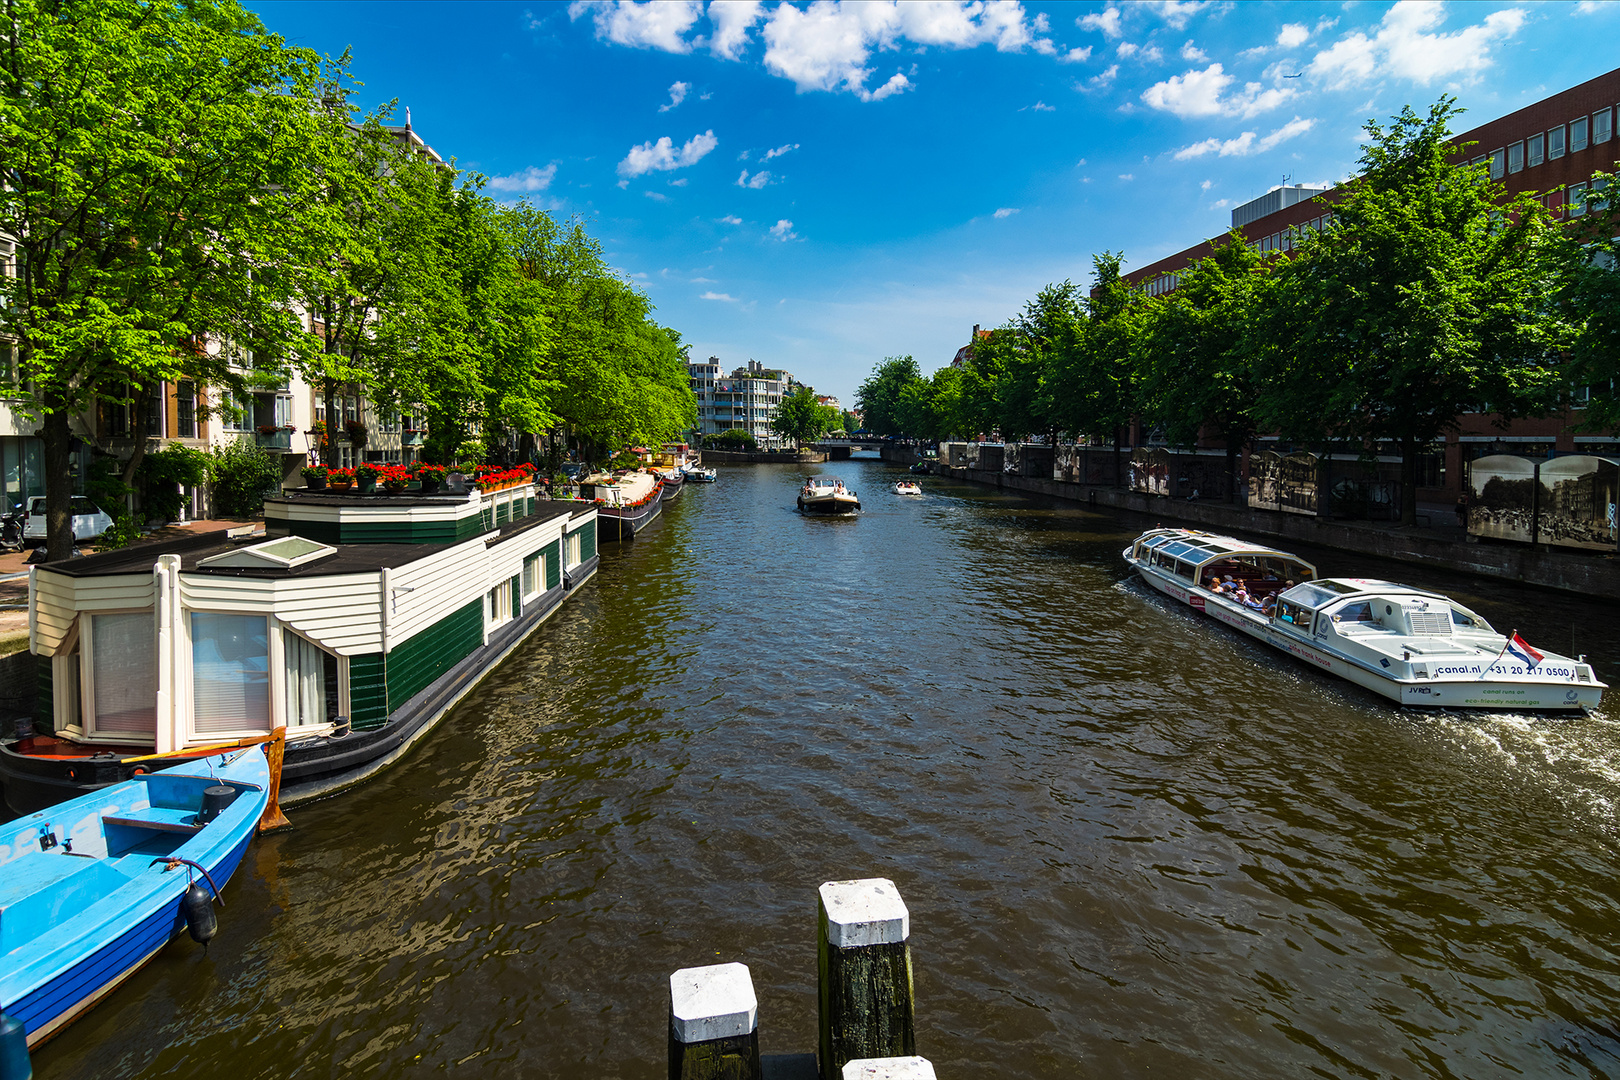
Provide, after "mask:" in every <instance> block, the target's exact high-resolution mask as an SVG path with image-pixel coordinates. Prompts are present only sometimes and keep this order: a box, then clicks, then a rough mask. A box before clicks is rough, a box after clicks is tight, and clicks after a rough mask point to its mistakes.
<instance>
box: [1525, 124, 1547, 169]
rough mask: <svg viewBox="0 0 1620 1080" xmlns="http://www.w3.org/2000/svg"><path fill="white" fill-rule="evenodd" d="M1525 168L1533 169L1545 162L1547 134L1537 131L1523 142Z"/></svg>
mask: <svg viewBox="0 0 1620 1080" xmlns="http://www.w3.org/2000/svg"><path fill="white" fill-rule="evenodd" d="M1524 155H1525V156H1524V161H1525V168H1527V169H1530V168H1534V167H1535V166H1537V165H1541V164H1544V163H1545V162H1546V160H1547V133H1546V132H1544V131H1538V132H1536V133H1535V134H1534V135H1532V136H1530V137H1529V138H1528V139H1526V140H1524Z"/></svg>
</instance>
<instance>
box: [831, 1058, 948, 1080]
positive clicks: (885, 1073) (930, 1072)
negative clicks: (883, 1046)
mask: <svg viewBox="0 0 1620 1080" xmlns="http://www.w3.org/2000/svg"><path fill="white" fill-rule="evenodd" d="M843 1080H939V1078H938V1077H936V1076H935V1075H934V1066H933V1063H931V1062H930V1061H929V1060H928V1059H927V1058H920V1057H893V1058H862V1059H860V1060H859V1061H850V1062H846V1063H845V1065H844V1076H843Z"/></svg>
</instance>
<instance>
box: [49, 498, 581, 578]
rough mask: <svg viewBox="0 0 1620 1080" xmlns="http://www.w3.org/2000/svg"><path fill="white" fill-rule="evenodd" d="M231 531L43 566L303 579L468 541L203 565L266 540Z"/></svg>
mask: <svg viewBox="0 0 1620 1080" xmlns="http://www.w3.org/2000/svg"><path fill="white" fill-rule="evenodd" d="M394 505H398V504H394ZM593 509H595V507H594V506H592V505H590V504H583V503H578V502H563V501H558V502H549V501H541V502H537V503H536V504H535V509H534V512H533V513H531V514H528V515H525V516H524V517H520V518H518V519H517V520H515V521H508V522H504V523H502V524H501V525H499V526H497V527H496V528H494V529H491V530H489V532H488V533H485V534H483V535H485V536H490V537H491V542H492V543H497V544H498V543H500V542H502V541H504V540H506V539H507V538H509V537H512V536H516V535H518V534H519V533H523V532H527V531H528V530H529V529H532V528H535V527H537V526H540V525H543V524H545V523H546V522H548V521H555V520H556V519H557V518H559V517H574V516H576V515H578V514H580V513H584V512H587V511H590V510H593ZM230 531H231V530H229V529H218V530H212V531H209V532H199V533H193V534H191V535H189V536H183V537H178V538H174V539H166V540H148V541H145V542H142V543H139V544H134V545H132V546H130V547H127V548H118V549H116V550H113V551H106V552H101V553H98V554H95V555H87V556H85V557H84V558H82V559H69V560H66V561H64V562H54V563H44V564H41V566H40V569H41V570H47V571H49V572H51V573H53V574H62V575H64V576H66V577H75V578H78V577H105V576H113V575H117V574H150V573H151V572H152V564H153V563H154V562H155V561H156V560H157V557H158V556H159V555H178V556H180V569H181V571H182V572H184V573H197V574H210V575H214V576H218V577H237V578H301V577H317V576H331V575H336V574H374V573H376V572H377V571H379V570H382V569H393V568H395V567H400V566H405V565H407V564H409V563H413V562H415V561H417V560H418V559H424V558H427V557H428V556H429V555H432V554H433V553H435V552H438V551H443V550H444V549H445V548H448V547H454V546H455V545H456V544H457V543H466V541H465V540H460V541H449V542H444V543H421V544H400V543H374V544H354V543H345V544H334V545H330V546H331V547H332V548H333V549H334V550H333V552H332V554H330V555H326V556H323V557H321V558H318V559H315V560H313V561H310V562H306V563H301V564H299V565H296V566H291V567H282V566H275V565H270V564H265V565H262V566H252V567H248V566H219V565H212V566H204V565H201V564H202V563H203V561H204V560H206V559H210V558H213V557H216V556H219V555H224V554H227V553H230V552H233V551H240V550H242V549H243V548H246V547H249V546H253V545H256V544H262V543H264V542H265V540H266V537H265V535H264V534H262V533H256V534H254V535H252V536H249V537H245V538H240V539H236V540H232V539H231V538H230Z"/></svg>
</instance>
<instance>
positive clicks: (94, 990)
mask: <svg viewBox="0 0 1620 1080" xmlns="http://www.w3.org/2000/svg"><path fill="white" fill-rule="evenodd" d="M275 749H276V750H279V749H280V747H279V746H276V747H275ZM222 789H229V790H228V791H226V790H222ZM271 793H272V784H271V770H270V763H269V761H268V760H267V757H266V750H265V748H263V747H259V746H249V747H247V748H245V749H242V750H236V751H234V752H232V753H228V754H218V755H215V756H213V757H206V758H199V759H197V760H195V761H189V762H186V763H185V764H183V765H177V766H175V767H173V768H172V769H169V770H165V771H162V772H154V773H150V774H147V775H143V776H138V777H136V778H135V779H133V780H128V781H125V782H124V783H122V784H115V785H113V786H111V787H106V788H102V789H101V790H99V791H93V792H91V793H90V794H88V795H81V796H80V797H79V798H77V799H71V800H69V801H67V802H64V803H59V804H58V805H56V806H53V807H51V808H50V809H48V810H41V811H39V812H38V813H35V814H29V815H28V816H27V817H22V818H18V819H17V820H15V821H9V822H6V823H5V824H3V825H0V1008H3V1009H4V1011H5V1013H6V1015H7V1016H9V1017H11V1018H13V1019H15V1020H18V1021H20V1022H21V1023H22V1025H23V1027H24V1028H25V1029H26V1031H27V1041H28V1046H29V1047H34V1046H37V1045H39V1044H40V1043H41V1042H44V1041H45V1040H46V1039H48V1038H50V1037H51V1036H52V1035H54V1034H56V1033H57V1032H58V1031H60V1030H61V1029H62V1028H63V1027H64V1026H66V1025H67V1024H68V1023H69V1022H71V1021H72V1020H73V1019H75V1018H76V1017H78V1016H79V1015H80V1014H81V1013H83V1012H85V1011H86V1010H88V1009H89V1008H90V1007H91V1006H92V1005H94V1004H95V1003H96V1002H98V1001H100V1000H101V999H102V998H104V997H106V996H107V995H108V994H110V993H111V992H112V991H113V990H114V988H116V987H117V986H118V984H119V983H121V982H123V981H124V980H125V979H127V978H129V977H130V976H131V975H132V974H134V973H135V971H136V970H137V969H138V968H139V967H140V966H141V965H142V964H144V963H146V962H147V961H148V960H150V959H152V957H154V956H156V955H157V952H158V950H159V949H161V948H163V946H164V945H166V944H168V942H169V940H170V939H171V938H173V937H175V936H176V935H177V934H179V933H180V931H181V930H182V929H183V928H186V927H187V926H188V924H189V927H190V929H191V932H192V936H193V937H194V938H197V939H198V940H200V941H204V942H206V941H207V939H208V938H209V937H212V936H213V925H214V913H213V907H212V901H213V899H214V898H215V897H217V890H216V888H215V887H217V889H223V888H224V887H225V883H226V882H227V881H229V880H230V877H231V874H232V873H234V872H235V870H236V866H237V864H238V863H240V862H241V861H242V855H243V853H244V852H245V851H247V845H248V841H249V840H251V839H252V838H253V833H254V829H255V828H256V827H257V826H258V824H259V820H260V818H261V816H263V815H264V813H265V807H266V806H267V804H268V803H269V800H270V798H271ZM199 819H203V820H201V821H200V820H199ZM209 819H211V820H209ZM194 882H195V883H196V884H197V885H198V886H200V889H201V890H207V892H206V893H205V892H201V891H198V892H193V893H191V895H190V896H189V897H188V891H189V889H190V886H191V885H192V884H193V883H194ZM188 914H189V916H190V918H189V920H188V918H187V915H188Z"/></svg>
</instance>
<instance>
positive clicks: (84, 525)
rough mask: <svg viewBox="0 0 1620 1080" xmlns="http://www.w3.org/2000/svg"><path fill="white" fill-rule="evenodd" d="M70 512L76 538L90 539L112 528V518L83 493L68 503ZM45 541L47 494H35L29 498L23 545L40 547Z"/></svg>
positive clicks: (74, 537)
mask: <svg viewBox="0 0 1620 1080" xmlns="http://www.w3.org/2000/svg"><path fill="white" fill-rule="evenodd" d="M68 512H69V513H71V514H72V515H73V539H75V540H89V539H90V538H91V537H94V536H100V535H101V534H102V533H104V532H106V531H107V530H108V529H110V528H112V523H113V522H112V518H110V517H108V516H107V515H106V514H105V513H103V512H102V509H101V507H99V506H97V505H96V504H95V503H93V502H91V501H90V500H89V499H87V498H85V497H84V496H83V495H75V496H73V498H72V500H71V501H69V503H68ZM44 542H45V496H43V495H35V496H34V497H33V498H31V499H29V500H28V522H27V524H25V525H24V526H23V547H38V546H39V545H40V544H43V543H44Z"/></svg>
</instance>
